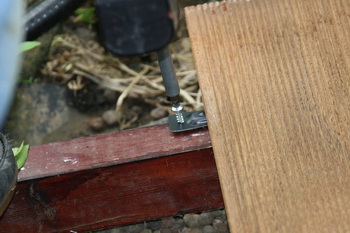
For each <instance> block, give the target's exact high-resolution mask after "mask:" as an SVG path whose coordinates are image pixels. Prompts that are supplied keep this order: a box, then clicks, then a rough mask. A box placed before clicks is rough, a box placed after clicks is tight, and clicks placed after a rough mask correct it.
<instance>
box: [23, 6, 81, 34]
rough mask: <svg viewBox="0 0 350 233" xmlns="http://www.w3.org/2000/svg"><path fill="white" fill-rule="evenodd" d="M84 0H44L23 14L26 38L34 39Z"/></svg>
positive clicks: (66, 15) (65, 16)
mask: <svg viewBox="0 0 350 233" xmlns="http://www.w3.org/2000/svg"><path fill="white" fill-rule="evenodd" d="M85 1H86V0H44V1H42V2H41V3H39V4H38V5H36V6H35V7H33V8H32V9H30V10H29V12H27V13H26V15H25V28H24V30H25V34H26V40H35V39H36V38H37V37H39V36H40V35H41V34H43V33H44V32H46V31H48V30H49V29H50V28H52V27H53V26H54V25H56V24H57V23H58V22H59V21H61V20H63V19H65V18H67V17H68V16H69V15H70V14H71V13H72V12H73V11H74V10H75V9H77V8H78V7H79V6H80V5H82V4H83V3H84V2H85Z"/></svg>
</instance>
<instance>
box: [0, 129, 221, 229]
mask: <svg viewBox="0 0 350 233" xmlns="http://www.w3.org/2000/svg"><path fill="white" fill-rule="evenodd" d="M19 178H20V182H19V183H18V187H17V190H16V194H15V197H14V199H13V201H12V203H11V205H10V207H9V208H8V210H7V212H6V213H5V215H4V216H3V217H2V219H0V232H1V233H2V232H4V233H5V232H6V233H12V232H13V233H18V232H26V233H31V232H33V233H34V232H35V233H37V232H71V231H73V232H74V231H77V232H86V231H90V230H94V229H106V228H111V227H114V226H120V225H125V224H132V223H137V222H142V221H146V220H151V219H158V218H161V217H166V216H176V215H181V214H184V213H187V212H197V211H202V210H208V209H213V208H221V207H223V200H222V196H221V191H220V185H219V180H218V176H217V171H216V167H215V161H214V158H213V152H212V150H211V146H210V139H209V136H208V132H207V130H205V129H201V130H196V131H192V132H187V133H182V134H172V133H170V132H169V130H168V128H167V126H157V127H150V128H144V129H138V130H129V131H123V132H119V133H112V134H104V135H99V136H96V137H89V138H81V139H75V140H72V141H67V142H57V143H51V144H47V145H40V146H34V147H32V148H31V149H30V155H29V158H28V161H27V163H26V166H25V170H23V171H21V172H20V177H19Z"/></svg>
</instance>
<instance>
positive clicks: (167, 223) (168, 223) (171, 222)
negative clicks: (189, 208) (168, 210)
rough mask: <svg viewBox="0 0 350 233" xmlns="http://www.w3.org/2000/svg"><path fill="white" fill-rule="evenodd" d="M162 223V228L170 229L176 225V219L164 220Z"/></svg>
mask: <svg viewBox="0 0 350 233" xmlns="http://www.w3.org/2000/svg"><path fill="white" fill-rule="evenodd" d="M161 222H162V228H170V227H171V226H172V225H174V224H175V219H174V218H173V217H170V218H163V219H162V220H161Z"/></svg>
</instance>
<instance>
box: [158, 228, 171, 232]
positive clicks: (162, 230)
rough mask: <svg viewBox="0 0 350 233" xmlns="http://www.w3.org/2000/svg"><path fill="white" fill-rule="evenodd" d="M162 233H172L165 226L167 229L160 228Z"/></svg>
mask: <svg viewBox="0 0 350 233" xmlns="http://www.w3.org/2000/svg"><path fill="white" fill-rule="evenodd" d="M160 233H172V232H171V230H170V229H168V228H165V229H160Z"/></svg>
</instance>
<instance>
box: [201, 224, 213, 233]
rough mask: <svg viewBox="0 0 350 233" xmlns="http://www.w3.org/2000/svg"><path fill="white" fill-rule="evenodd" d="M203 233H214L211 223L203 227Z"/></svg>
mask: <svg viewBox="0 0 350 233" xmlns="http://www.w3.org/2000/svg"><path fill="white" fill-rule="evenodd" d="M203 233H216V231H215V229H214V227H213V226H212V225H207V226H204V227H203Z"/></svg>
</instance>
